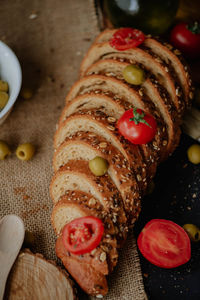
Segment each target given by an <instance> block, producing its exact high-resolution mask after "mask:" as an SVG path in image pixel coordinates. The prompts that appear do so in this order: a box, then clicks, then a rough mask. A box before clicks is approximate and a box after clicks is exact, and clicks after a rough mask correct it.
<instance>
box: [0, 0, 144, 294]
mask: <svg viewBox="0 0 200 300" xmlns="http://www.w3.org/2000/svg"><path fill="white" fill-rule="evenodd" d="M97 33H98V26H97V21H96V16H95V11H94V7H93V2H92V0H87V1H86V0H79V1H78V0H59V1H54V0H42V1H41V0H31V1H30V0H29V1H28V0H15V1H12V0H7V1H1V5H0V40H2V41H4V42H5V43H7V44H8V45H9V46H10V47H11V48H13V50H14V51H15V53H16V54H17V56H18V58H19V60H20V62H21V65H22V70H23V85H24V86H25V87H30V88H31V89H32V91H33V97H32V98H31V99H30V100H23V99H22V98H21V97H19V98H18V100H17V103H16V105H15V107H14V109H13V111H12V113H11V114H10V116H9V117H8V119H7V120H6V122H5V123H4V124H3V125H2V126H1V127H0V139H2V140H5V141H6V142H7V143H8V144H10V146H11V147H12V150H13V154H12V156H11V157H9V158H8V159H6V160H5V161H1V162H0V216H1V217H2V216H4V215H6V214H9V213H15V214H17V215H19V216H21V218H22V219H23V220H24V223H25V226H26V229H28V230H30V231H32V232H33V233H34V234H35V235H36V237H37V240H36V242H35V244H34V247H33V250H34V251H36V252H40V253H42V254H43V255H45V257H46V258H48V259H56V257H55V253H54V245H55V235H54V233H53V230H52V227H51V223H50V215H51V210H52V202H51V199H50V197H49V183H50V180H51V176H52V168H51V161H52V154H53V147H52V143H53V134H54V131H55V125H56V122H57V120H58V117H59V115H60V112H61V109H62V107H63V105H64V99H65V96H66V94H67V91H68V90H69V88H70V86H71V85H72V84H73V82H74V81H75V80H76V79H77V78H78V71H79V66H80V62H81V59H82V57H83V55H84V53H85V52H86V50H87V49H88V47H89V45H90V44H91V41H92V40H93V39H94V37H95V36H96V35H97ZM24 142H31V143H33V144H34V145H36V147H37V152H36V155H35V156H34V158H33V159H32V160H31V161H29V162H22V161H19V160H18V159H17V158H16V156H15V154H14V151H15V149H16V146H17V145H18V144H20V143H24ZM109 285H110V292H109V294H108V296H107V297H106V298H105V299H110V300H111V299H112V300H114V299H115V300H116V299H120V300H122V299H124V300H129V299H130V300H133V299H135V300H140V299H141V300H143V299H144V298H145V293H144V287H143V281H142V276H141V269H140V263H139V259H138V254H137V249H136V243H135V240H134V238H133V235H132V234H130V236H129V239H128V241H127V243H126V246H125V247H124V249H123V250H122V251H121V255H120V261H119V265H118V266H117V268H116V270H115V271H114V273H113V274H112V275H111V276H110V277H109ZM81 298H82V296H81ZM37 300H40V299H37Z"/></svg>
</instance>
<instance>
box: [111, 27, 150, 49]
mask: <svg viewBox="0 0 200 300" xmlns="http://www.w3.org/2000/svg"><path fill="white" fill-rule="evenodd" d="M144 40H145V35H144V33H143V32H142V31H140V30H138V29H133V28H121V29H119V30H117V31H116V32H115V33H114V34H113V37H112V38H111V40H110V45H111V47H113V48H115V49H117V50H120V51H124V50H127V49H130V48H134V47H137V46H139V45H140V44H141V43H143V42H144Z"/></svg>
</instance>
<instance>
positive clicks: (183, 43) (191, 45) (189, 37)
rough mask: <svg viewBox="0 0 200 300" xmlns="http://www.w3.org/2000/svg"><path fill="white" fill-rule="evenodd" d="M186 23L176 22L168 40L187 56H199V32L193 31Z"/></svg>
mask: <svg viewBox="0 0 200 300" xmlns="http://www.w3.org/2000/svg"><path fill="white" fill-rule="evenodd" d="M187 26H188V24H187V23H180V24H177V25H176V26H175V27H174V28H173V29H172V32H171V35H170V41H171V43H172V45H173V46H175V47H176V48H178V49H179V50H180V51H181V52H182V53H183V54H184V55H185V56H187V57H188V58H197V57H199V56H200V33H193V32H192V31H191V30H189V29H188V28H187Z"/></svg>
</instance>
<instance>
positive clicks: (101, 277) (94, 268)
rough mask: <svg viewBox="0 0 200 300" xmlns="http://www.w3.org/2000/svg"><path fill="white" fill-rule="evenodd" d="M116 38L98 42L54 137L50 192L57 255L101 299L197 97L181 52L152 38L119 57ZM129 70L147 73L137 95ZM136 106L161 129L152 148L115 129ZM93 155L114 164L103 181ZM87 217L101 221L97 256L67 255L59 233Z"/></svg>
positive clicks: (110, 32) (108, 35)
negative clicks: (90, 164)
mask: <svg viewBox="0 0 200 300" xmlns="http://www.w3.org/2000/svg"><path fill="white" fill-rule="evenodd" d="M114 32H115V30H107V31H104V32H103V33H102V34H100V35H99V37H97V39H96V40H95V42H94V43H93V45H92V46H91V48H90V49H89V51H88V53H87V54H86V56H85V58H84V60H83V62H82V65H81V76H84V77H83V78H81V79H80V80H78V81H77V82H76V83H75V84H74V85H73V86H72V88H71V90H70V92H69V93H68V95H67V97H66V106H65V108H64V110H63V112H62V115H61V117H60V120H59V124H58V129H57V131H56V134H55V137H54V146H55V154H54V159H53V165H54V170H55V175H54V177H53V179H52V182H51V186H50V193H51V197H52V200H53V201H54V209H53V212H52V224H53V227H54V229H55V232H56V234H57V235H58V239H57V242H56V253H57V256H58V257H59V258H61V260H62V262H63V264H64V265H65V267H66V268H67V270H68V271H69V272H70V274H71V275H72V276H73V277H74V279H75V280H76V281H77V282H78V284H79V285H80V286H81V288H82V289H83V290H84V291H85V292H86V293H88V294H91V295H95V296H97V297H99V298H102V297H103V295H105V294H106V293H107V291H108V286H107V281H106V275H107V274H108V273H110V272H111V271H112V270H113V268H114V267H115V265H116V263H117V259H118V248H119V247H121V246H122V245H123V243H124V241H125V239H126V236H127V231H128V227H131V226H132V223H133V222H134V221H135V219H137V217H138V214H139V212H140V209H141V206H140V202H141V201H140V198H141V196H142V195H143V194H144V190H145V189H146V187H147V183H148V182H150V181H151V178H152V177H153V176H154V174H155V171H156V167H157V165H158V163H159V162H160V161H161V160H162V159H165V158H166V157H167V156H168V155H169V154H171V153H172V152H173V150H174V149H175V147H176V146H177V144H178V141H179V136H180V129H179V127H180V123H181V119H180V118H181V116H182V115H183V113H184V111H185V110H186V109H187V108H188V107H189V106H190V104H191V99H192V97H193V87H192V82H191V79H190V75H189V72H188V67H187V65H186V64H185V63H184V61H183V59H182V57H181V55H180V52H179V51H177V50H176V49H173V48H172V46H171V45H169V44H168V43H162V42H160V40H159V39H157V38H156V39H153V38H152V37H150V36H147V37H146V39H145V41H144V42H143V43H142V44H141V45H140V46H139V47H137V48H133V49H130V50H126V51H117V50H116V49H114V48H112V47H111V46H110V45H109V39H110V38H111V36H112V35H113V33H114ZM171 50H172V51H171ZM128 64H136V65H138V66H139V67H140V68H142V69H144V70H145V75H146V78H145V81H144V82H143V83H142V85H141V86H140V87H139V88H138V87H135V86H133V85H130V84H128V83H126V82H125V81H124V79H123V77H122V70H123V69H124V67H125V66H127V65H128ZM133 107H137V108H141V109H143V110H144V111H146V112H148V113H150V114H152V115H153V116H154V118H155V119H156V121H157V123H158V132H157V135H156V137H155V138H154V140H153V141H152V143H149V144H148V145H144V146H136V145H133V144H131V143H129V142H128V141H127V140H125V139H124V138H123V137H122V136H121V135H120V134H119V132H118V130H117V128H116V124H117V123H116V122H117V120H118V119H119V117H120V116H121V114H122V113H123V112H124V111H125V110H127V109H130V108H133ZM154 142H156V143H157V144H153V143H154ZM163 142H164V144H162V143H163ZM155 146H156V147H155ZM156 148H157V149H156ZM158 148H159V149H158ZM95 156H101V157H103V158H104V159H106V160H107V161H108V163H109V167H108V172H107V173H106V174H105V175H104V176H102V177H96V176H94V175H93V174H92V173H91V171H90V169H89V167H88V161H89V160H91V159H92V158H94V157H95ZM131 196H132V197H131ZM89 215H90V216H96V217H98V218H100V219H101V220H102V221H103V223H104V226H105V232H104V236H103V239H102V240H101V243H100V244H99V246H97V248H96V249H94V251H92V252H91V253H87V254H84V255H81V256H76V255H74V254H71V253H69V252H68V251H66V249H65V248H64V245H63V242H62V228H63V227H64V226H65V224H66V223H68V222H70V221H71V220H72V219H75V218H78V217H80V216H83V217H84V216H89ZM100 257H101V259H102V260H101V259H100ZM99 259H100V260H99Z"/></svg>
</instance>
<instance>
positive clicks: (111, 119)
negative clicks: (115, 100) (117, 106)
mask: <svg viewBox="0 0 200 300" xmlns="http://www.w3.org/2000/svg"><path fill="white" fill-rule="evenodd" d="M107 120H108V122H109V123H115V122H116V119H115V118H114V117H108V119H107Z"/></svg>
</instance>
